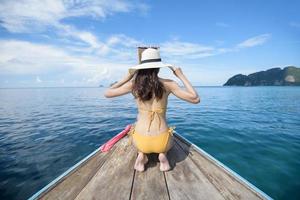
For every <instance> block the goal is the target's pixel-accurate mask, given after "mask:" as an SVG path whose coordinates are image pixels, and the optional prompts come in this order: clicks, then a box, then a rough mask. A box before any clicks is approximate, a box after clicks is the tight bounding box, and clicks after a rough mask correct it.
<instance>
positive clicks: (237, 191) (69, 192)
mask: <svg viewBox="0 0 300 200" xmlns="http://www.w3.org/2000/svg"><path fill="white" fill-rule="evenodd" d="M173 136H174V141H175V142H174V145H173V146H172V148H171V149H170V150H169V151H168V153H167V157H168V159H169V162H170V165H171V167H172V168H171V170H169V171H165V172H162V171H160V170H159V160H158V158H157V154H155V153H153V154H148V159H149V161H148V163H147V164H146V166H145V171H143V172H139V171H136V170H134V163H135V159H136V157H137V150H136V148H135V147H134V146H133V144H132V143H130V142H129V136H128V135H127V134H126V135H125V136H124V137H122V138H119V139H118V141H117V142H115V144H114V145H113V146H112V147H111V148H110V150H109V151H105V152H103V151H101V148H98V149H96V150H95V151H94V152H92V153H91V154H89V155H88V156H87V157H85V158H84V159H82V160H81V161H80V162H78V163H77V164H76V165H74V166H73V167H71V168H70V169H69V170H67V171H66V172H65V173H63V174H62V175H60V176H59V177H57V178H56V179H55V180H53V181H52V182H51V183H49V184H48V185H46V186H45V187H44V188H42V189H41V190H40V191H38V192H37V193H35V194H34V195H33V196H32V197H31V198H29V199H30V200H33V199H55V200H56V199H64V200H65V199H77V200H79V199H82V200H89V199H113V200H115V199H153V200H157V199H174V200H177V199H178V200H182V199H209V200H212V199H247V200H248V199H272V198H271V197H269V196H268V195H267V194H265V193H264V192H262V191H261V190H259V189H258V188H257V187H255V186H254V185H252V184H251V183H249V182H248V181H247V180H245V179H244V178H242V177H241V176H240V175H238V174H237V173H235V172H234V171H233V170H231V169H229V168H228V167H226V166H225V165H224V164H222V163H221V162H219V161H218V160H216V159H215V158H214V157H212V156H211V155H209V154H208V153H206V152H205V151H204V150H202V149H201V148H199V147H198V146H196V145H195V144H193V143H192V142H191V141H189V140H188V139H186V138H184V137H183V136H181V135H180V134H179V133H178V132H176V131H174V133H173ZM102 147H103V145H102Z"/></svg>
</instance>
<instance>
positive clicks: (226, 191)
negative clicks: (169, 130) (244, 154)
mask: <svg viewBox="0 0 300 200" xmlns="http://www.w3.org/2000/svg"><path fill="white" fill-rule="evenodd" d="M176 142H177V143H178V144H179V145H180V147H181V148H182V149H183V150H184V151H185V152H189V154H188V155H189V157H190V158H191V160H192V161H193V162H194V163H195V165H196V166H197V168H198V169H199V170H200V171H201V172H202V173H203V174H204V175H205V176H206V177H207V179H208V180H209V181H210V182H211V183H212V184H213V185H214V186H215V188H216V189H217V190H218V191H219V193H220V194H222V196H223V197H224V198H225V199H264V198H263V197H262V196H260V195H259V194H257V193H256V192H254V191H253V190H252V189H250V188H249V187H248V186H247V185H245V184H244V183H243V182H241V181H240V180H239V179H238V178H237V177H236V176H234V175H233V174H232V173H230V172H228V171H227V170H225V169H224V168H222V167H220V166H219V165H218V164H216V163H215V162H214V161H212V160H211V159H209V158H208V157H207V156H205V155H204V154H203V153H201V152H199V151H198V150H197V149H196V148H195V147H194V146H193V145H192V146H190V147H188V146H187V145H186V144H187V142H186V141H183V140H182V139H180V138H179V139H178V140H176Z"/></svg>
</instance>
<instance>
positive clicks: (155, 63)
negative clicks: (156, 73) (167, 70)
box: [129, 48, 173, 72]
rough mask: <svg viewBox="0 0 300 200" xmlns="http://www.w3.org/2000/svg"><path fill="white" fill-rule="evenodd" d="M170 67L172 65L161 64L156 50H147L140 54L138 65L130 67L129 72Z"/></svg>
mask: <svg viewBox="0 0 300 200" xmlns="http://www.w3.org/2000/svg"><path fill="white" fill-rule="evenodd" d="M170 66H173V65H171V64H167V63H163V62H162V60H161V57H160V53H159V50H158V49H155V48H147V49H145V50H144V51H143V52H142V55H141V61H140V64H139V65H136V66H133V67H130V68H129V72H133V71H135V70H137V69H150V68H161V67H170Z"/></svg>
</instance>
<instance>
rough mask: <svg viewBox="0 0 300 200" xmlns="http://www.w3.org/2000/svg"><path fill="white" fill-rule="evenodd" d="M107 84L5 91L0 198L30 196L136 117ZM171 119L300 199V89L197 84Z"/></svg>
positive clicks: (216, 152)
mask: <svg viewBox="0 0 300 200" xmlns="http://www.w3.org/2000/svg"><path fill="white" fill-rule="evenodd" d="M103 91H104V88H39V89H38V88H31V89H30V88H28V89H0V199H27V198H28V197H30V196H31V195H32V194H34V193H35V192H37V191H38V190H39V189H41V188H42V187H43V186H45V185H46V184H48V183H49V182H50V181H52V180H53V179H54V178H56V177H57V176H59V175H60V174H61V173H63V172H64V171H66V170H67V169H68V168H69V167H71V166H72V165H74V164H75V163H77V162H78V161H80V160H81V159H82V158H84V157H85V156H87V155H88V154H89V153H91V152H92V151H93V150H95V149H96V148H97V147H99V146H100V145H101V144H103V143H104V142H105V141H107V140H108V139H109V138H111V137H112V136H114V135H115V134H117V133H118V132H119V131H121V130H122V129H123V128H124V127H125V126H126V125H127V124H129V123H133V122H134V121H135V118H136V112H137V110H136V108H135V103H134V100H133V97H132V96H131V95H126V96H123V97H117V98H114V99H105V98H104V97H103ZM197 91H198V92H199V94H200V96H201V103H200V104H196V105H195V104H189V103H187V102H183V101H181V100H179V99H177V98H176V97H174V96H171V97H170V99H169V106H168V113H167V117H168V122H169V124H170V125H175V126H176V130H177V132H178V133H179V134H181V135H183V136H184V137H186V138H187V139H189V140H191V141H192V142H193V143H195V144H196V145H198V146H199V147H200V148H202V149H204V150H205V151H207V152H208V153H209V154H211V155H212V156H214V157H215V158H217V159H218V160H219V161H221V162H222V163H224V164H225V165H227V166H228V167H229V168H231V169H232V170H234V171H235V172H237V173H238V174H240V175H241V176H242V177H244V178H245V179H247V180H248V181H249V182H251V183H252V184H254V185H255V186H256V187H258V188H259V189H261V190H263V191H264V192H265V193H267V194H268V195H270V196H271V197H273V198H274V199H300V87H197Z"/></svg>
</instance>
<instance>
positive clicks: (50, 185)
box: [28, 130, 273, 200]
mask: <svg viewBox="0 0 300 200" xmlns="http://www.w3.org/2000/svg"><path fill="white" fill-rule="evenodd" d="M174 135H175V136H177V138H178V139H180V140H181V141H182V142H184V143H186V144H187V145H191V146H192V147H194V149H195V150H196V151H197V152H198V153H199V154H201V155H203V156H204V157H205V158H207V159H208V160H210V161H211V162H212V163H213V164H215V165H217V167H220V168H222V169H223V170H224V171H225V172H226V173H227V174H229V175H231V176H233V178H235V179H236V180H237V181H238V182H240V183H241V184H242V185H244V186H245V187H247V188H248V189H250V190H252V191H253V192H254V193H256V194H258V195H261V196H262V197H263V198H265V199H268V200H273V198H271V197H270V196H269V195H267V194H266V193H264V192H263V191H262V190H260V189H259V188H257V187H256V186H255V185H253V184H252V183H250V182H249V181H247V180H246V179H245V178H243V177H242V176H240V175H239V174H238V173H237V172H235V171H233V170H232V169H230V168H229V167H227V166H226V165H225V164H223V163H222V162H220V161H219V160H217V159H216V158H214V157H213V156H212V155H210V154H209V153H207V152H206V151H204V150H203V149H201V148H200V147H198V146H197V145H195V144H194V143H193V142H191V141H190V140H189V139H187V138H185V137H183V136H182V135H180V134H179V133H178V132H177V131H175V130H174ZM124 138H125V137H123V138H122V139H124ZM102 145H103V144H102ZM102 145H101V146H102ZM101 146H100V147H99V148H97V149H96V150H94V151H93V152H91V153H90V154H88V155H87V156H86V157H84V158H83V159H81V160H80V161H79V162H77V163H76V164H75V165H73V166H72V167H70V168H69V169H67V170H66V171H65V172H63V173H62V174H61V175H59V176H58V177H56V178H55V179H54V180H52V181H51V182H50V183H48V184H47V185H46V186H44V187H43V188H41V189H40V190H39V191H37V192H36V193H34V194H33V195H32V196H31V197H30V198H28V200H35V199H38V198H39V197H41V195H43V194H44V193H46V192H48V191H50V190H51V189H53V188H54V187H55V186H56V185H57V184H59V183H60V182H62V181H63V180H64V179H65V178H66V177H67V176H69V175H71V174H72V173H74V172H75V171H76V169H78V168H79V167H80V166H82V165H83V164H85V163H86V162H87V161H88V160H90V159H91V158H92V157H93V156H94V155H96V154H97V153H98V152H99V151H101ZM101 153H105V152H101Z"/></svg>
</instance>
